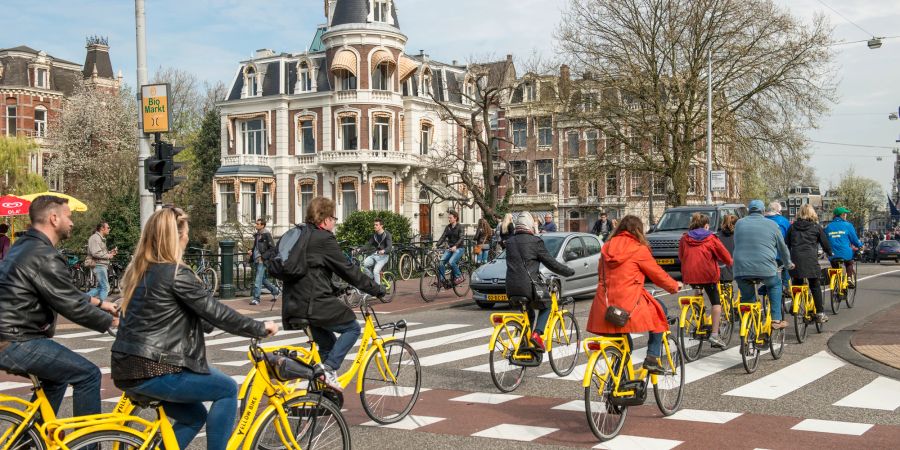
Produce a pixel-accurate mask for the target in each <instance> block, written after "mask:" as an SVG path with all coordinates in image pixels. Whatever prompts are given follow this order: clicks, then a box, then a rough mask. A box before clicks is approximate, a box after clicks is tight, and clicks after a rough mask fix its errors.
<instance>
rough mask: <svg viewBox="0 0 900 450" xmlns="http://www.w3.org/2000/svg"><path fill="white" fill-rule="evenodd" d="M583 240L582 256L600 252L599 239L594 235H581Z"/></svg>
mask: <svg viewBox="0 0 900 450" xmlns="http://www.w3.org/2000/svg"><path fill="white" fill-rule="evenodd" d="M581 240H582V241H583V242H584V256H594V255H596V254H598V253H600V241H598V240H597V238H596V237H594V236H582V237H581Z"/></svg>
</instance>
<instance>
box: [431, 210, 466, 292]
mask: <svg viewBox="0 0 900 450" xmlns="http://www.w3.org/2000/svg"><path fill="white" fill-rule="evenodd" d="M447 220H448V221H449V222H450V223H449V224H448V225H447V228H444V233H443V234H442V235H441V238H440V239H438V241H437V244H435V245H436V246H438V247H440V246H441V245H443V244H445V243H446V244H447V250H446V251H445V252H444V256H442V257H441V263H440V265H439V266H438V278H439V279H440V282H441V283H444V284H448V282H447V280H445V279H444V267H446V266H447V263H448V262H449V263H450V269H451V270H453V283H454V284H460V283H462V282H463V281H464V280H463V276H462V272H461V271H460V270H459V259H460V258H462V255H463V252H464V251H465V248H463V247H462V245H463V234H462V227H461V226H460V225H459V214H457V213H456V211H448V212H447Z"/></svg>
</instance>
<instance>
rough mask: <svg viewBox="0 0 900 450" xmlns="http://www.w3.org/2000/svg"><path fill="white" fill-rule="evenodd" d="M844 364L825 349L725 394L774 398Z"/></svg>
mask: <svg viewBox="0 0 900 450" xmlns="http://www.w3.org/2000/svg"><path fill="white" fill-rule="evenodd" d="M843 365H844V362H843V361H841V360H839V359H837V358H835V357H834V356H831V355H830V354H829V353H828V352H826V351H824V350H823V351H821V352H819V353H816V354H815V355H812V356H810V357H807V358H805V359H802V360H800V361H798V362H796V363H794V364H791V365H790V366H787V367H785V368H783V369H781V370H778V371H776V372H774V373H771V374H769V375H766V376H764V377H762V378H760V379H758V380H756V381H753V382H751V383H747V384H745V385H743V386H741V387H738V388H737V389H732V390H731V391H728V392H726V393H725V394H724V395H734V396H738V397H750V398H763V399H768V400H774V399H776V398H779V397H781V396H782V395H785V394H789V393H791V392H793V391H795V390H797V389H799V388H801V387H803V386H806V385H807V384H809V383H812V382H813V381H815V380H818V379H820V378H822V377H823V376H825V375H827V374H828V373H829V372H832V371H834V370H835V369H838V368H840V367H842V366H843Z"/></svg>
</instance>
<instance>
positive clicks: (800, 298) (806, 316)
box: [791, 284, 825, 344]
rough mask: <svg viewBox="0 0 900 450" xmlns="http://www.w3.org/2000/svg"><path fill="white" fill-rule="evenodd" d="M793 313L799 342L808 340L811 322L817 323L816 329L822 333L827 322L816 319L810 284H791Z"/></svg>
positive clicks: (795, 331)
mask: <svg viewBox="0 0 900 450" xmlns="http://www.w3.org/2000/svg"><path fill="white" fill-rule="evenodd" d="M791 299H792V302H791V303H792V305H791V313H792V314H793V315H794V333H795V334H796V335H797V343H798V344H802V343H803V341H805V340H806V335H807V331H808V327H809V324H811V323H814V324H816V331H817V332H819V333H821V332H822V328H823V327H824V326H825V324H823V323H820V322H819V321H818V320H816V313H817V312H818V311H816V303H815V302H814V301H813V297H812V293H811V292H810V291H809V285H808V284H802V285H799V286H794V285H791Z"/></svg>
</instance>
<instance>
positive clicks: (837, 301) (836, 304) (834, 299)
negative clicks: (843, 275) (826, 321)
mask: <svg viewBox="0 0 900 450" xmlns="http://www.w3.org/2000/svg"><path fill="white" fill-rule="evenodd" d="M840 290H841V287H840V285H839V286H838V287H837V288H836V289H832V290H831V313H832V314H837V313H838V310H839V309H841V295H840V293H839V292H838V291H840Z"/></svg>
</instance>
